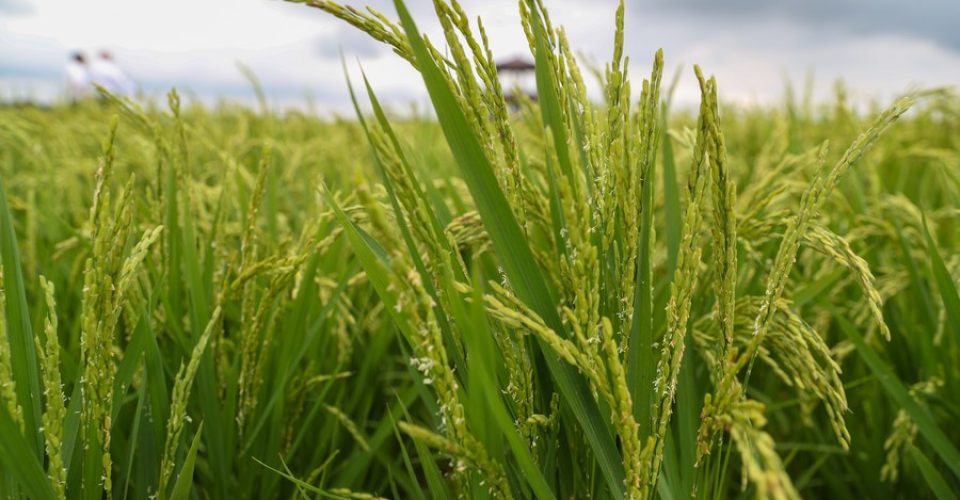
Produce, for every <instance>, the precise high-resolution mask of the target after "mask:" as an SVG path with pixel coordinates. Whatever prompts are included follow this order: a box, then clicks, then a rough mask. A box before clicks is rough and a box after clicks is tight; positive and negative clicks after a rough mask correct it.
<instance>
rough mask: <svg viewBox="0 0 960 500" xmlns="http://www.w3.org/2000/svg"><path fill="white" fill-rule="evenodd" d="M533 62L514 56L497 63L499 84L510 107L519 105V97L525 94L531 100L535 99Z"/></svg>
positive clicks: (514, 107)
mask: <svg viewBox="0 0 960 500" xmlns="http://www.w3.org/2000/svg"><path fill="white" fill-rule="evenodd" d="M535 69H536V66H535V65H534V64H533V62H531V61H529V60H528V59H524V58H522V57H514V58H512V59H507V60H504V61H500V62H498V63H497V74H498V75H499V76H500V85H501V86H502V87H503V90H504V97H505V98H506V100H507V104H509V105H510V107H511V108H512V109H516V108H518V107H519V106H520V97H521V96H526V98H528V99H530V100H531V101H536V100H537V92H536V90H535V89H536V76H535V74H534V70H535Z"/></svg>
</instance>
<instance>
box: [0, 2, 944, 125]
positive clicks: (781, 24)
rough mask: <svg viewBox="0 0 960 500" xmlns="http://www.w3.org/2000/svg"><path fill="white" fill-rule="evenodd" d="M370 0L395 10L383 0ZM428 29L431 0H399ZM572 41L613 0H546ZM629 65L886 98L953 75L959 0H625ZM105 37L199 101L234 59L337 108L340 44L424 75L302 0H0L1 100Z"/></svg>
mask: <svg viewBox="0 0 960 500" xmlns="http://www.w3.org/2000/svg"><path fill="white" fill-rule="evenodd" d="M346 3H350V4H353V5H366V4H372V5H374V6H375V7H376V8H378V9H380V10H381V11H383V12H384V13H386V14H387V15H388V16H390V17H392V18H393V17H395V13H394V10H393V7H392V2H391V1H389V0H371V1H369V2H363V1H356V0H350V1H348V2H346ZM407 3H408V4H409V6H410V8H411V10H412V11H413V12H414V16H415V18H416V19H417V21H418V22H419V24H420V28H421V29H422V30H424V31H426V32H428V33H432V34H433V38H434V39H436V40H439V34H438V32H437V24H436V22H435V21H434V18H433V15H432V11H431V7H430V2H429V1H427V0H408V2H407ZM462 3H463V5H464V6H465V8H466V10H467V11H468V13H469V14H470V15H471V16H477V15H479V16H481V17H483V19H484V22H485V25H486V27H487V30H488V33H489V35H490V39H491V43H492V48H493V51H494V54H495V55H496V56H497V57H510V56H514V55H518V54H524V53H525V47H526V42H525V39H524V37H523V33H522V31H521V30H520V26H519V23H518V21H517V0H462ZM545 3H546V5H547V7H548V9H549V10H550V13H551V17H552V18H553V20H554V23H555V24H562V25H564V26H565V27H566V29H567V32H568V36H569V38H570V42H571V44H572V45H573V46H574V47H575V48H576V49H577V50H578V51H580V52H581V53H583V54H584V55H585V56H586V57H588V58H590V59H592V60H595V61H598V62H603V61H606V60H607V59H608V58H609V54H610V52H611V50H612V29H611V27H612V25H613V16H614V10H615V7H616V2H615V1H614V0H545ZM626 25H627V26H626V30H627V47H626V50H627V53H628V54H629V55H630V56H631V71H632V74H633V77H634V79H637V80H639V78H640V77H641V76H642V75H646V74H648V73H649V67H650V61H651V58H652V55H653V52H654V51H655V50H656V49H657V48H659V47H662V48H663V49H664V52H665V60H666V64H667V74H668V75H670V74H672V70H673V68H676V67H678V66H682V67H683V71H684V72H683V80H682V83H681V86H680V87H679V90H678V99H679V100H680V101H687V102H693V101H695V100H696V99H697V94H696V87H695V85H694V82H693V74H692V71H691V70H690V65H691V64H693V63H699V64H700V65H701V66H702V67H703V68H704V70H705V71H707V72H708V73H714V74H716V75H717V78H718V80H719V83H720V92H721V97H722V98H725V99H728V100H738V101H744V102H761V103H770V102H773V101H775V100H776V99H778V98H780V96H782V94H783V89H784V82H785V80H786V79H787V78H789V79H790V80H792V81H793V82H795V83H796V84H797V86H802V82H803V79H804V78H805V76H806V75H807V74H808V73H810V72H812V73H813V75H814V77H815V82H816V89H817V93H818V95H821V96H823V95H825V94H826V93H827V92H828V91H829V89H830V88H831V87H832V85H833V82H834V81H835V80H836V79H838V78H843V79H844V80H845V81H846V82H847V84H848V86H849V87H850V89H851V91H852V93H853V94H854V96H855V97H858V98H860V99H868V98H880V99H888V98H890V97H891V96H893V95H895V94H896V93H898V92H902V91H904V90H906V89H908V88H910V87H916V86H939V85H957V84H960V0H639V1H628V2H627V22H626ZM101 48H106V49H109V50H111V51H112V52H113V53H114V55H115V57H116V59H117V60H118V62H119V63H120V64H121V65H122V66H123V67H124V68H125V69H126V70H127V71H128V72H129V73H130V74H131V75H132V77H133V78H134V79H135V80H136V81H137V82H138V83H139V84H140V86H141V87H142V88H143V89H144V90H145V91H146V92H147V93H148V94H160V93H162V92H163V91H165V90H166V89H168V88H169V87H171V86H177V87H178V88H179V89H181V90H183V91H185V93H188V94H191V93H192V94H191V95H196V96H198V97H200V98H202V99H204V100H207V101H210V100H213V99H216V98H217V97H231V98H236V99H249V97H250V95H251V92H250V89H249V85H248V84H247V83H246V81H245V80H244V78H243V76H242V74H241V73H240V72H239V71H238V70H237V62H242V63H243V64H246V65H247V66H248V67H250V68H252V69H253V71H254V72H255V73H256V74H257V75H258V76H259V77H260V79H261V80H262V81H263V83H264V86H265V88H266V90H267V93H268V94H269V96H270V98H271V101H272V102H274V103H275V104H276V105H280V106H289V105H297V104H303V103H305V102H306V97H305V96H307V95H310V96H312V98H313V99H314V101H315V102H316V104H317V107H318V108H321V110H327V111H329V110H334V111H344V112H345V111H347V110H348V108H347V106H346V89H345V83H344V79H343V75H342V72H341V68H340V61H339V51H340V50H341V49H342V50H343V52H344V54H346V55H347V57H348V62H349V64H350V66H351V71H355V69H356V67H357V65H358V64H357V62H356V61H357V60H359V61H360V63H361V64H362V65H363V67H364V69H365V70H366V72H367V75H368V76H369V77H370V78H371V80H372V81H373V82H374V86H375V88H376V90H377V91H378V92H379V93H380V94H381V97H382V98H383V99H384V100H387V101H389V102H391V103H393V104H394V105H395V106H399V105H402V104H403V103H407V102H411V101H419V102H421V103H422V102H424V98H423V96H424V95H425V92H424V90H423V85H422V82H421V81H420V80H419V79H418V76H417V75H416V74H415V73H413V72H412V71H411V70H410V69H409V67H408V66H407V64H406V63H405V62H404V61H402V60H400V58H398V57H397V56H395V55H393V54H392V53H391V52H390V50H389V49H387V48H386V47H385V46H382V45H379V44H377V43H376V42H374V41H372V40H369V39H368V38H367V37H366V36H365V35H363V34H362V33H359V32H357V31H355V30H354V29H353V28H351V27H349V26H347V25H345V24H344V23H342V22H340V21H338V20H336V19H334V18H332V17H331V16H328V15H327V14H325V13H323V12H320V11H318V10H316V9H312V8H309V7H305V6H303V5H290V4H284V3H281V2H277V1H267V0H166V1H162V2H158V1H155V0H154V1H146V0H86V1H83V2H78V1H71V0H0V98H8V99H9V98H11V97H24V96H34V97H36V98H39V99H43V100H49V99H53V98H55V97H56V96H58V95H63V94H64V88H65V85H64V81H63V66H64V64H65V62H66V60H67V56H68V54H69V53H70V52H71V51H73V50H83V51H86V52H88V53H91V52H94V51H97V50H99V49H101Z"/></svg>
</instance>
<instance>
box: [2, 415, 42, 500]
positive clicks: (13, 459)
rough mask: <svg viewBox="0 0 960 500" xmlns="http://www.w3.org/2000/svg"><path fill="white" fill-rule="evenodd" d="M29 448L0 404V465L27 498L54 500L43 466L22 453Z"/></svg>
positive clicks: (33, 457) (32, 456) (31, 455)
mask: <svg viewBox="0 0 960 500" xmlns="http://www.w3.org/2000/svg"><path fill="white" fill-rule="evenodd" d="M29 446H30V445H29V443H28V441H27V439H25V438H24V437H23V434H21V432H20V428H19V426H18V425H17V423H16V422H14V421H13V418H11V417H10V414H9V413H8V412H7V406H6V405H3V404H0V465H2V466H3V470H4V472H6V473H8V474H10V476H11V477H13V478H14V479H15V480H16V481H17V484H18V485H19V486H20V487H22V488H23V491H24V492H25V493H26V494H27V496H28V497H30V498H34V499H41V500H42V499H51V500H52V499H54V498H56V493H54V491H53V487H52V486H51V485H50V481H49V480H48V479H47V475H46V474H45V473H44V472H43V466H41V465H40V461H39V460H37V457H36V456H34V455H33V454H32V453H24V450H28V449H30V448H29Z"/></svg>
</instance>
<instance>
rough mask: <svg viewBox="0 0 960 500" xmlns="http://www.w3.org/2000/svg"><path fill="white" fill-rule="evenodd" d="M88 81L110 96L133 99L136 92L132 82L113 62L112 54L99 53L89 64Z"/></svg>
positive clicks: (103, 51)
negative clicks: (107, 92) (103, 89)
mask: <svg viewBox="0 0 960 500" xmlns="http://www.w3.org/2000/svg"><path fill="white" fill-rule="evenodd" d="M90 79H91V80H92V81H93V83H95V84H97V85H99V86H101V87H103V88H105V89H107V90H108V91H109V92H110V93H111V94H114V95H118V96H121V97H133V93H134V91H135V90H136V88H135V87H136V85H134V83H133V80H131V79H130V77H129V76H127V74H126V73H124V71H123V70H122V69H120V66H117V63H116V62H114V60H113V54H111V53H110V52H108V51H106V50H102V51H100V53H99V54H98V56H97V58H96V59H94V60H93V61H92V62H91V63H90Z"/></svg>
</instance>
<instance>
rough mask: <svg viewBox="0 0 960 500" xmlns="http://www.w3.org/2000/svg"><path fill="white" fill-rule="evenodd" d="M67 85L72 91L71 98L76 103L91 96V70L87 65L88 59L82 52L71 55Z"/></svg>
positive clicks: (67, 69) (68, 64) (67, 71)
mask: <svg viewBox="0 0 960 500" xmlns="http://www.w3.org/2000/svg"><path fill="white" fill-rule="evenodd" d="M66 73H67V85H68V87H69V91H70V98H71V99H73V100H74V101H82V100H83V99H86V98H87V97H89V96H90V68H89V66H88V65H87V58H86V57H85V56H84V55H83V54H82V53H80V52H74V53H73V54H71V55H70V62H68V63H67V68H66Z"/></svg>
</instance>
